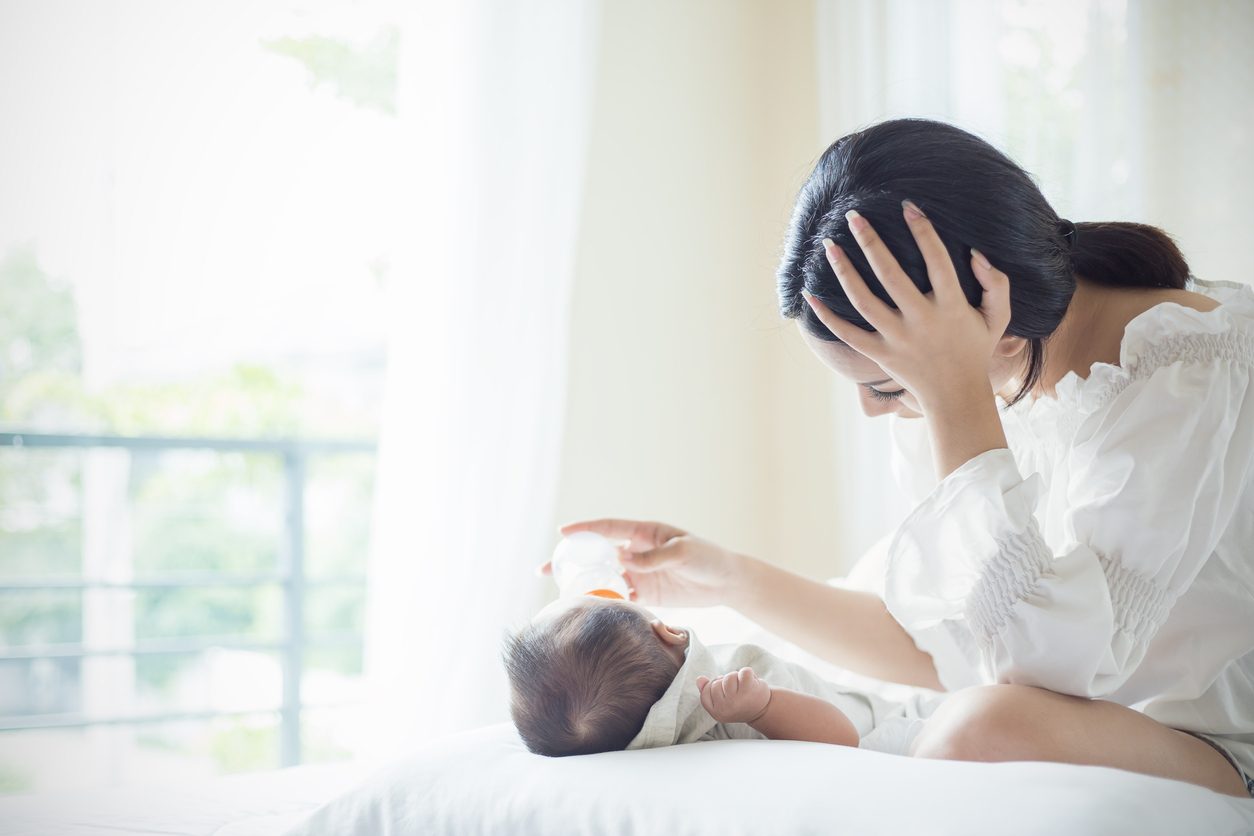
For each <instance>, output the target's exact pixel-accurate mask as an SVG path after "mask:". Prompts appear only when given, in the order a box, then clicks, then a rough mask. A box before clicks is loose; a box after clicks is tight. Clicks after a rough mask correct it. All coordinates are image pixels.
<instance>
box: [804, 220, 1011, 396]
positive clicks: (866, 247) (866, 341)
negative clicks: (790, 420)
mask: <svg viewBox="0 0 1254 836" xmlns="http://www.w3.org/2000/svg"><path fill="white" fill-rule="evenodd" d="M903 208H904V213H905V217H906V224H907V225H908V226H909V227H910V231H911V233H913V235H914V240H915V242H916V243H917V244H918V246H919V251H920V252H921V253H922V254H923V260H924V262H925V263H926V264H927V274H928V278H929V279H931V282H932V292H930V293H926V294H924V293H922V292H920V291H919V289H918V288H917V287H915V284H914V282H912V281H911V280H910V277H909V276H908V275H906V273H905V271H904V270H902V269H901V267H900V265H898V264H897V259H896V258H894V257H893V254H892V253H890V252H889V251H888V248H887V247H886V246H885V245H884V242H883V240H881V239H880V237H879V236H878V235H877V234H876V233H875V230H874V229H872V228H871V225H870V223H868V222H867V220H866V219H865V218H863V217H862V216H861V215H859V214H858V213H857V212H853V211H851V212H849V213H848V214H847V215H846V217H847V218H848V221H849V229H850V231H851V232H852V233H853V236H854V239H855V240H856V241H857V242H858V246H860V247H861V248H862V252H863V253H864V254H865V255H866V258H867V261H869V262H870V264H871V269H872V270H874V271H875V275H876V276H877V277H878V278H879V280H880V282H881V283H882V284H883V285H884V289H885V290H886V291H887V292H888V295H889V296H890V297H891V298H892V300H893V302H895V303H896V305H897V308H896V309H895V310H894V309H893V308H892V307H890V306H889V305H888V304H886V303H885V302H883V301H881V300H880V299H879V298H878V297H877V296H875V295H874V294H873V293H872V292H871V290H870V288H868V287H867V285H866V282H864V281H863V280H862V277H861V276H860V275H859V274H858V271H857V270H855V269H854V268H853V265H852V264H850V263H849V259H848V257H847V256H846V255H845V254H844V252H842V251H841V248H840V247H838V246H837V245H836V244H834V243H832V242H831V241H830V240H826V239H825V240H824V242H823V243H824V248H825V250H826V252H827V260H828V262H829V263H830V264H831V265H832V269H833V270H835V272H836V278H837V279H838V280H839V281H840V286H841V287H842V288H843V289H844V291H845V295H846V296H848V297H849V301H850V303H851V304H852V305H853V307H854V308H855V309H857V311H858V313H860V314H862V316H863V317H864V318H865V319H866V321H867V322H869V323H870V324H871V325H872V326H873V327H874V328H875V331H864V330H862V329H861V328H859V327H858V326H856V325H854V324H852V323H850V322H846V321H845V320H843V319H841V318H840V317H838V316H836V315H835V314H834V313H832V311H831V310H830V309H829V308H828V307H827V306H826V305H824V304H823V303H822V302H821V301H819V300H818V299H815V298H813V297H811V296H809V295H808V294H807V298H808V299H809V302H810V305H811V307H813V308H814V312H815V314H817V315H818V318H819V319H820V320H821V321H822V323H823V324H824V325H826V326H827V328H828V329H829V330H830V331H831V332H832V333H833V334H835V335H836V336H837V337H838V338H839V339H840V340H841V341H842V342H844V343H845V344H847V345H848V346H849V347H850V348H852V349H854V350H855V351H857V352H858V353H859V354H862V355H864V356H865V357H868V358H870V359H871V360H874V361H875V362H876V363H877V364H879V366H880V368H882V369H883V370H884V371H885V372H887V373H888V374H889V375H891V376H892V378H893V380H894V381H896V382H897V383H899V384H901V385H902V386H904V387H905V388H906V389H908V390H909V391H910V392H911V393H913V394H914V396H915V398H917V399H918V401H919V404H920V405H921V406H922V407H923V411H924V414H925V415H926V414H927V413H928V411H929V410H933V411H934V410H937V409H943V408H944V405H945V403H946V402H947V401H950V402H952V401H954V400H955V399H964V400H965V399H969V398H970V397H972V396H973V395H980V396H983V397H984V398H985V399H987V400H988V401H989V402H992V386H991V384H990V382H989V363H990V361H991V360H992V358H993V354H994V350H995V349H996V347H997V343H998V341H999V340H1000V339H1001V337H1002V335H1003V334H1004V333H1005V331H1006V326H1007V325H1008V324H1009V322H1010V285H1009V282H1008V280H1007V278H1006V274H1005V273H1002V272H1001V271H1000V270H997V269H995V268H994V267H992V265H990V264H989V263H988V260H987V259H985V258H984V256H983V255H981V254H980V253H978V252H977V251H976V250H972V251H971V269H972V270H973V271H974V273H975V277H976V280H978V281H979V283H980V286H981V287H982V288H984V297H983V299H982V300H981V304H980V307H979V308H973V307H971V304H970V303H969V302H968V301H967V297H966V296H965V295H964V294H963V292H962V286H961V285H960V284H959V283H958V273H957V271H956V270H954V264H953V262H952V261H951V260H950V258H949V251H948V250H946V249H945V245H944V244H943V243H941V240H940V236H938V235H937V234H936V230H935V229H934V228H933V227H932V223H931V221H929V220H928V219H927V218H926V217H925V216H924V215H923V213H922V212H920V211H919V210H918V208H917V207H916V206H914V204H912V203H909V202H906V203H904V204H903Z"/></svg>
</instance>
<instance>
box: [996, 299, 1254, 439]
mask: <svg viewBox="0 0 1254 836" xmlns="http://www.w3.org/2000/svg"><path fill="white" fill-rule="evenodd" d="M1188 289H1189V290H1192V291H1194V292H1195V293H1200V294H1202V295H1203V296H1206V297H1207V298H1210V299H1215V300H1217V301H1218V302H1219V306H1218V307H1215V308H1212V309H1211V310H1209V311H1199V310H1197V309H1196V308H1190V307H1187V306H1185V305H1181V304H1180V303H1179V302H1160V303H1159V304H1157V305H1154V306H1153V307H1151V308H1148V309H1146V310H1145V311H1142V312H1141V313H1139V314H1137V315H1136V316H1134V317H1133V318H1132V319H1131V320H1130V321H1129V322H1128V324H1127V325H1126V326H1125V327H1124V330H1123V339H1122V340H1121V341H1120V343H1119V364H1118V365H1115V364H1113V363H1103V362H1097V363H1094V364H1093V365H1092V366H1091V367H1090V368H1089V374H1088V376H1087V377H1080V375H1079V374H1077V373H1076V372H1075V371H1074V370H1072V371H1068V372H1067V373H1066V374H1065V375H1063V376H1062V379H1061V380H1059V381H1058V383H1057V384H1056V385H1055V386H1054V392H1055V397H1050V396H1049V395H1041V396H1040V397H1037V398H1035V399H1028V398H1024V399H1023V400H1022V401H1020V402H1019V403H1018V404H1015V405H1014V406H1013V407H1010V410H1011V411H1013V412H1018V413H1020V414H1021V415H1024V416H1027V415H1028V414H1030V413H1035V412H1037V411H1038V410H1041V411H1045V412H1052V411H1053V409H1055V408H1062V407H1073V408H1074V407H1080V406H1081V405H1083V404H1097V403H1100V402H1101V401H1104V400H1105V399H1104V398H1103V397H1102V393H1104V392H1106V391H1108V390H1109V389H1110V388H1111V387H1112V386H1115V385H1118V384H1120V383H1121V382H1122V381H1123V380H1124V379H1125V378H1127V377H1128V376H1129V375H1130V372H1129V369H1130V368H1132V367H1133V366H1134V365H1135V363H1136V362H1137V360H1138V359H1139V358H1140V356H1141V355H1142V354H1143V353H1144V352H1145V351H1146V350H1147V349H1149V348H1150V347H1152V346H1153V345H1154V344H1156V343H1158V342H1161V341H1162V340H1163V339H1164V338H1167V337H1170V336H1174V335H1177V334H1186V333H1202V334H1217V333H1222V332H1224V331H1227V330H1230V329H1231V328H1232V327H1233V325H1234V324H1235V323H1236V322H1237V321H1238V320H1239V319H1241V318H1242V314H1244V316H1245V317H1246V318H1248V319H1250V321H1251V322H1252V323H1254V288H1251V286H1250V285H1247V284H1242V283H1240V282H1230V281H1205V280H1202V279H1193V280H1192V281H1190V283H1189V287H1188ZM1051 405H1052V406H1051Z"/></svg>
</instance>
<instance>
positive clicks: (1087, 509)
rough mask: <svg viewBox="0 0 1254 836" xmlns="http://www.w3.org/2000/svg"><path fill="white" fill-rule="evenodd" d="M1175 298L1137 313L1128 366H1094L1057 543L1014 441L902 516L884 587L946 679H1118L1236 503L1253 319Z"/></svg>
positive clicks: (1087, 688) (1092, 687) (1244, 454)
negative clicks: (1049, 535) (1040, 517)
mask: <svg viewBox="0 0 1254 836" xmlns="http://www.w3.org/2000/svg"><path fill="white" fill-rule="evenodd" d="M1248 299H1249V297H1248V294H1247V297H1246V301H1247V302H1248ZM1162 307H1169V308H1170V309H1171V310H1170V311H1168V312H1166V313H1162V314H1159V315H1156V316H1152V317H1146V318H1145V320H1144V321H1143V322H1141V323H1140V324H1139V325H1138V327H1137V328H1133V326H1132V325H1129V331H1128V332H1127V334H1126V335H1125V341H1124V347H1123V356H1122V357H1121V363H1120V366H1119V367H1114V366H1105V367H1104V368H1103V370H1102V371H1101V373H1100V374H1097V373H1096V372H1097V371H1098V370H1097V369H1096V368H1095V374H1094V375H1093V378H1094V379H1091V380H1090V381H1088V383H1091V384H1093V385H1092V386H1086V387H1085V389H1084V392H1083V393H1082V397H1083V403H1081V404H1080V406H1081V408H1082V411H1083V412H1084V415H1085V417H1084V418H1083V420H1082V421H1081V422H1080V424H1079V428H1078V430H1077V431H1076V434H1075V436H1074V439H1073V440H1072V442H1071V444H1070V447H1069V449H1068V450H1067V451H1066V453H1065V455H1066V457H1067V461H1066V465H1067V466H1066V467H1065V468H1063V470H1062V473H1061V474H1060V475H1065V482H1064V483H1062V484H1055V485H1053V486H1051V490H1050V497H1049V501H1050V502H1062V503H1063V507H1062V508H1060V509H1055V511H1054V512H1053V513H1059V512H1060V514H1061V515H1060V517H1059V518H1060V519H1061V523H1062V524H1061V526H1060V531H1061V537H1060V542H1056V543H1055V546H1056V548H1051V546H1050V544H1049V543H1047V542H1046V539H1045V537H1044V536H1043V534H1042V532H1041V530H1040V528H1039V527H1038V523H1037V519H1036V517H1035V513H1036V512H1037V509H1038V501H1040V500H1041V495H1040V493H1041V488H1042V486H1041V484H1040V479H1039V477H1037V476H1028V477H1027V478H1025V477H1024V476H1023V475H1022V474H1021V472H1020V470H1019V467H1018V465H1017V464H1016V461H1015V458H1014V456H1012V454H1011V453H1010V451H1009V450H1004V449H1002V450H991V451H989V452H987V453H984V454H982V455H980V456H977V457H976V458H974V459H972V460H971V461H969V462H967V463H966V464H965V465H963V466H962V467H960V468H959V469H957V470H956V471H954V472H953V473H951V474H950V475H949V476H948V477H947V478H946V479H944V480H943V481H942V482H941V483H940V484H939V485H938V486H937V487H936V489H935V490H934V491H933V492H932V493H931V494H930V495H929V496H928V497H927V498H926V499H925V500H924V501H923V502H922V503H921V504H920V505H919V506H918V507H917V508H916V509H915V510H914V512H913V513H912V514H911V515H910V516H909V517H908V518H907V519H906V521H905V522H904V523H903V524H902V526H901V527H900V528H899V529H898V532H897V534H896V537H895V539H894V540H893V542H892V545H891V546H890V547H889V553H888V568H887V578H886V586H885V602H886V604H887V605H888V609H889V611H890V612H892V614H893V615H894V617H896V618H897V620H898V621H900V622H901V623H902V625H903V626H904V627H905V628H906V629H907V631H909V632H910V633H911V635H912V636H913V637H914V639H915V641H916V643H917V644H918V645H919V647H920V648H922V649H923V650H925V651H927V652H929V653H931V654H932V655H933V658H934V660H935V662H936V665H937V671H938V673H939V675H940V678H941V682H942V683H943V684H945V686H946V687H948V688H954V687H961V686H964V685H968V684H973V682H977V681H983V682H1001V683H1017V684H1023V685H1035V686H1039V687H1043V688H1049V689H1051V690H1054V691H1058V692H1061V693H1068V694H1075V695H1079V696H1087V697H1101V696H1105V695H1108V694H1110V693H1111V692H1113V691H1115V690H1116V689H1118V688H1119V687H1120V686H1121V685H1122V684H1123V683H1124V682H1126V681H1127V679H1128V677H1129V676H1130V675H1131V674H1132V673H1133V671H1135V670H1136V667H1137V665H1138V664H1140V662H1141V660H1142V659H1143V658H1144V655H1145V651H1146V648H1147V646H1148V645H1149V642H1150V641H1151V640H1152V639H1153V637H1154V634H1155V632H1156V631H1157V630H1158V628H1159V627H1160V626H1161V625H1162V624H1163V623H1164V621H1166V619H1167V617H1168V614H1169V613H1170V611H1171V608H1172V605H1173V603H1174V602H1175V600H1176V598H1177V597H1178V596H1179V595H1180V594H1181V593H1182V592H1183V591H1184V590H1185V589H1186V588H1188V586H1189V585H1190V584H1191V583H1192V582H1193V579H1194V578H1195V577H1196V575H1197V573H1198V571H1199V570H1200V569H1201V567H1202V564H1203V563H1204V562H1205V561H1206V560H1207V558H1208V557H1209V556H1210V555H1211V553H1212V552H1213V551H1214V550H1215V547H1216V544H1217V543H1218V541H1219V538H1220V537H1221V536H1222V535H1223V533H1224V530H1225V529H1226V528H1227V527H1228V525H1229V522H1230V521H1231V520H1232V518H1233V514H1234V513H1237V512H1238V503H1239V502H1240V501H1241V498H1242V495H1243V492H1244V491H1246V490H1247V489H1248V487H1249V483H1250V478H1251V463H1252V460H1254V395H1252V394H1251V392H1250V384H1251V368H1252V367H1254V329H1251V327H1250V322H1251V321H1252V319H1254V317H1242V316H1240V315H1238V314H1240V313H1241V312H1242V311H1241V310H1239V308H1240V306H1239V305H1238V306H1237V307H1236V308H1234V310H1232V311H1225V308H1226V307H1227V306H1222V307H1221V308H1219V309H1217V310H1216V311H1213V312H1209V313H1206V314H1203V313H1200V312H1197V311H1193V310H1191V309H1186V308H1181V307H1179V306H1174V305H1172V306H1162ZM1221 312H1222V313H1221ZM1134 322H1135V321H1134ZM1248 512H1249V511H1248V509H1246V510H1245V511H1244V513H1248ZM971 638H973V639H974V642H973V643H974V645H975V647H976V648H977V650H976V652H975V654H973V653H972V651H971V648H970V645H971V643H972V642H971V641H970V639H971ZM973 655H977V656H978V659H972V656H973ZM973 662H974V663H975V664H974V665H973V664H972V663H973ZM1185 662H1187V660H1185ZM1182 664H1184V662H1182ZM973 668H975V669H973ZM1201 685H1202V687H1205V683H1201Z"/></svg>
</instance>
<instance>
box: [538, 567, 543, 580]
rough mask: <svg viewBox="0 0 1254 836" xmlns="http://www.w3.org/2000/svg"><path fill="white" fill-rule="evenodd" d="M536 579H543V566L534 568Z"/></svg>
mask: <svg viewBox="0 0 1254 836" xmlns="http://www.w3.org/2000/svg"><path fill="white" fill-rule="evenodd" d="M536 577H537V578H543V577H544V567H543V566H537V567H536Z"/></svg>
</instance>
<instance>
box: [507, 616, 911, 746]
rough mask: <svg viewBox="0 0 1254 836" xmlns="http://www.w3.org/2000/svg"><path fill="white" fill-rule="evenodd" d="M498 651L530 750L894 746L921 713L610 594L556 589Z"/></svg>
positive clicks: (515, 713) (520, 729) (905, 742)
mask: <svg viewBox="0 0 1254 836" xmlns="http://www.w3.org/2000/svg"><path fill="white" fill-rule="evenodd" d="M504 655H505V668H506V671H507V673H508V675H509V681H510V690H511V699H510V711H511V713H512V715H513V718H514V724H515V725H516V726H517V727H518V732H519V735H520V736H521V737H522V739H523V742H524V743H525V744H526V745H527V748H528V749H530V750H531V751H532V752H534V753H536V754H540V755H549V756H555V757H557V756H563V755H583V754H591V753H594V752H609V751H615V750H620V749H646V748H652V747H656V746H669V745H672V744H676V743H691V742H695V741H697V740H717V739H726V738H759V739H761V738H767V739H771V740H807V741H812V742H816V743H833V744H837V745H841V746H858V745H859V739H860V738H862V746H863V747H864V748H875V749H879V750H881V751H897V752H900V753H902V754H904V753H905V748H906V746H908V739H907V737H909V738H912V737H913V733H912V732H913V731H916V730H915V729H914V728H913V726H914V724H915V721H917V720H918V718H919V717H920V714H919V709H920V707H921V706H920V705H919V704H917V703H912V704H901V705H897V704H892V703H888V702H887V701H885V700H881V699H879V698H878V697H874V696H871V695H866V694H858V693H854V692H849V691H842V690H839V689H837V687H836V686H835V685H832V684H831V683H828V682H825V681H824V680H822V679H820V678H819V677H817V676H815V675H814V674H813V673H811V672H810V671H808V670H806V669H805V668H802V667H801V666H799V665H794V664H791V663H789V662H785V661H783V660H781V659H778V658H777V657H775V656H772V655H771V654H769V653H767V652H766V651H765V650H762V649H761V648H759V647H756V646H754V645H716V646H713V647H710V648H706V647H704V646H703V645H701V643H700V642H698V641H697V639H696V637H695V636H694V635H692V633H691V631H686V630H681V629H676V628H674V627H670V626H668V625H666V624H664V623H663V622H662V621H661V620H660V619H658V618H654V617H653V614H652V613H650V612H649V611H648V610H647V609H645V608H644V607H642V606H640V605H639V604H635V603H632V602H630V601H623V600H621V599H609V598H602V597H597V596H593V595H585V596H575V597H569V598H561V599H559V600H557V601H555V602H554V603H552V604H550V605H549V606H547V607H545V608H544V609H542V610H541V611H540V612H539V613H538V614H537V615H536V616H535V618H533V619H532V620H531V621H530V622H528V623H527V624H526V625H525V626H524V627H523V628H522V629H520V630H519V631H518V632H517V633H515V634H514V635H513V636H511V637H509V639H507V641H506V646H505V653H504ZM768 683H769V684H768ZM892 719H896V720H900V721H902V722H904V725H902V722H899V723H897V724H896V725H894V723H892V722H886V721H888V720H892ZM872 731H874V732H875V734H874V735H872V738H874V739H872V738H867V737H864V736H865V735H868V733H871V732H872ZM869 741H870V742H871V743H872V744H873V745H868V742H869Z"/></svg>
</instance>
